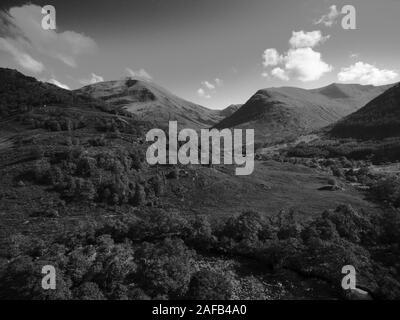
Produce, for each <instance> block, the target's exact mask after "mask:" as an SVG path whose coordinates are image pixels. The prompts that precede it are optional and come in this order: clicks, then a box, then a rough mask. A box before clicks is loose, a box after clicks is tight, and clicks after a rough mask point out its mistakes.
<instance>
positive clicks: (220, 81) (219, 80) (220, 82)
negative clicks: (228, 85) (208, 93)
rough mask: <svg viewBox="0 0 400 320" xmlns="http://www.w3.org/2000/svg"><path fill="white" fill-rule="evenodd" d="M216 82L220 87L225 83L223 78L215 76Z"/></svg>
mask: <svg viewBox="0 0 400 320" xmlns="http://www.w3.org/2000/svg"><path fill="white" fill-rule="evenodd" d="M215 84H216V85H217V86H218V87H222V86H223V85H224V82H223V81H222V80H221V79H219V78H215Z"/></svg>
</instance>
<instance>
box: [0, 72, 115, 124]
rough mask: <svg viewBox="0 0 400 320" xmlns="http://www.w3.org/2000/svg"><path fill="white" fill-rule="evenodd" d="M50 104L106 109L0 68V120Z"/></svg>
mask: <svg viewBox="0 0 400 320" xmlns="http://www.w3.org/2000/svg"><path fill="white" fill-rule="evenodd" d="M52 105H57V106H69V107H72V106H79V107H80V108H93V109H101V110H107V109H108V107H107V105H106V104H104V103H103V102H101V101H98V100H95V99H92V98H90V97H89V96H85V95H76V94H73V93H72V92H70V91H68V90H65V89H61V88H59V87H57V86H55V85H52V84H49V83H44V82H39V81H37V80H36V79H35V78H32V77H27V76H24V75H23V74H21V73H19V72H18V71H16V70H11V69H3V68H0V118H2V117H8V116H11V115H17V114H21V113H24V112H27V111H30V110H32V109H34V108H38V107H41V108H43V107H44V106H52Z"/></svg>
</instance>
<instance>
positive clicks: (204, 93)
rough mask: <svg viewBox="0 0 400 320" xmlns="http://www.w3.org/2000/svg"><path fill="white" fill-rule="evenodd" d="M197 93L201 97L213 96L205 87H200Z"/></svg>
mask: <svg viewBox="0 0 400 320" xmlns="http://www.w3.org/2000/svg"><path fill="white" fill-rule="evenodd" d="M197 94H198V96H199V97H201V98H206V99H210V98H211V96H210V95H209V94H208V93H206V91H205V90H204V89H203V88H200V89H198V90H197Z"/></svg>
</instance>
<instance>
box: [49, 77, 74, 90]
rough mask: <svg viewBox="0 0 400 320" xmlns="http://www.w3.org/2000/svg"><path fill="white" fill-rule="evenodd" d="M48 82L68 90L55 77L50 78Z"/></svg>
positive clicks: (67, 88)
mask: <svg viewBox="0 0 400 320" xmlns="http://www.w3.org/2000/svg"><path fill="white" fill-rule="evenodd" d="M48 82H49V83H52V84H54V85H56V86H57V87H60V88H63V89H66V90H70V88H69V87H68V86H67V85H66V84H63V83H61V82H59V81H57V80H56V79H50V80H49V81H48Z"/></svg>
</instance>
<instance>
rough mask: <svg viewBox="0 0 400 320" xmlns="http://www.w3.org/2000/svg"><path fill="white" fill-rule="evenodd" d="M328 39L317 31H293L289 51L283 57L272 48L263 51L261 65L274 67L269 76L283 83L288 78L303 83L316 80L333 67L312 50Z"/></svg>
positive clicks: (265, 72)
mask: <svg viewBox="0 0 400 320" xmlns="http://www.w3.org/2000/svg"><path fill="white" fill-rule="evenodd" d="M328 38H329V36H323V35H322V33H321V31H318V30H317V31H311V32H304V31H298V32H296V31H293V32H292V36H291V38H290V40H289V45H290V48H289V50H288V51H287V52H285V53H284V54H283V55H281V54H279V52H278V51H277V50H276V49H274V48H269V49H267V50H265V51H264V54H263V65H264V67H269V66H274V67H275V68H274V69H272V71H271V75H272V76H273V77H276V78H278V79H280V80H283V81H288V80H290V78H295V79H297V80H300V81H303V82H307V81H314V80H318V79H319V78H321V77H322V76H323V75H324V74H325V73H327V72H330V71H331V70H332V69H333V67H332V66H330V65H329V64H327V63H326V62H325V61H323V60H322V56H321V53H320V52H317V51H315V50H314V49H313V48H314V47H315V46H317V45H319V44H321V43H323V42H324V41H326V40H327V39H328ZM262 76H264V77H265V76H268V72H267V71H265V70H264V71H263V73H262Z"/></svg>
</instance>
